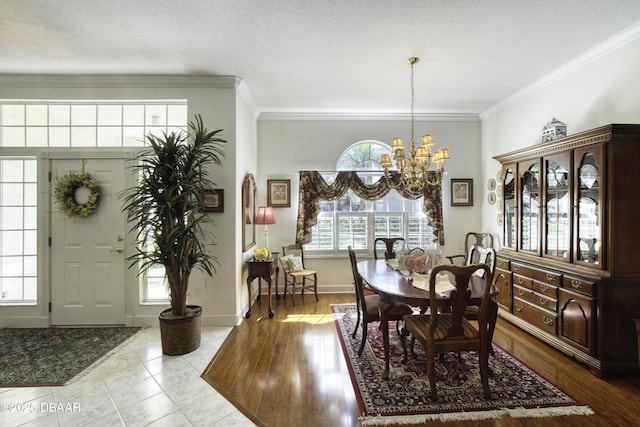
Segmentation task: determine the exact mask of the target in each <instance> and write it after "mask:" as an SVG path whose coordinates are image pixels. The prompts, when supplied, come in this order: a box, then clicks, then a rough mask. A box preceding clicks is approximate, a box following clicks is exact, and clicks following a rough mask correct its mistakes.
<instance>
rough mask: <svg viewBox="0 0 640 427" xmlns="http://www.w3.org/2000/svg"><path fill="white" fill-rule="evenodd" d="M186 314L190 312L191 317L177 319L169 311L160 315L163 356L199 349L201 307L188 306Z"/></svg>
mask: <svg viewBox="0 0 640 427" xmlns="http://www.w3.org/2000/svg"><path fill="white" fill-rule="evenodd" d="M187 312H191V315H189V316H186V317H178V318H176V317H173V316H171V309H167V310H164V311H163V312H162V313H160V316H159V320H160V338H161V341H162V352H163V353H164V354H167V355H169V356H178V355H180V354H187V353H191V352H192V351H193V350H195V349H197V348H198V347H200V333H201V330H200V325H201V323H202V322H201V319H202V307H200V306H197V305H189V306H187Z"/></svg>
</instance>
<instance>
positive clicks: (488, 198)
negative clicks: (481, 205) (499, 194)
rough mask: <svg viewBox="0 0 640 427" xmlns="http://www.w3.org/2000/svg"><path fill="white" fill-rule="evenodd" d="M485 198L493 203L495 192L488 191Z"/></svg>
mask: <svg viewBox="0 0 640 427" xmlns="http://www.w3.org/2000/svg"><path fill="white" fill-rule="evenodd" d="M487 200H488V201H489V204H490V205H492V204H494V203H495V202H496V193H494V192H491V193H489V195H488V196H487Z"/></svg>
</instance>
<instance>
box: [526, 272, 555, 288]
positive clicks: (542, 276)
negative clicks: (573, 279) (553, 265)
mask: <svg viewBox="0 0 640 427" xmlns="http://www.w3.org/2000/svg"><path fill="white" fill-rule="evenodd" d="M532 277H533V278H534V279H536V280H538V281H540V282H544V283H548V284H549V285H553V286H560V285H562V274H560V273H555V272H551V271H545V270H534V271H533V276H532Z"/></svg>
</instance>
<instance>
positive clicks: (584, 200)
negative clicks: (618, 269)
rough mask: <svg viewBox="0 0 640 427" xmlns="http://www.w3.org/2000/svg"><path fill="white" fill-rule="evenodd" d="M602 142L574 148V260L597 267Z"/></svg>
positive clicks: (598, 261)
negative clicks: (586, 147)
mask: <svg viewBox="0 0 640 427" xmlns="http://www.w3.org/2000/svg"><path fill="white" fill-rule="evenodd" d="M603 158H604V150H603V147H602V146H601V145H597V146H593V147H589V148H588V149H581V150H576V152H575V162H576V207H577V209H576V225H575V228H576V233H575V234H576V251H575V261H576V262H580V263H586V264H589V265H593V266H600V265H601V264H602V263H601V258H602V255H601V251H600V242H601V240H602V227H601V222H602V203H600V198H601V190H600V189H601V187H602V184H603V183H602V182H601V181H602V176H603V173H602V170H601V169H602V161H603Z"/></svg>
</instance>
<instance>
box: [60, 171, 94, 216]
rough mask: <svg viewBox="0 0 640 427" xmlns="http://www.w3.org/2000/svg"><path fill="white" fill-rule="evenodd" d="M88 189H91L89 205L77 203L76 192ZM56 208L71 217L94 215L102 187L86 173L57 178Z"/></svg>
mask: <svg viewBox="0 0 640 427" xmlns="http://www.w3.org/2000/svg"><path fill="white" fill-rule="evenodd" d="M83 187H86V188H87V189H89V191H90V194H89V199H88V200H87V203H84V204H80V203H78V202H77V201H76V191H77V190H78V189H80V188H83ZM55 195H56V206H57V207H58V209H60V211H62V212H63V213H65V214H67V215H68V216H70V217H78V218H84V217H87V216H89V215H91V214H92V213H93V211H95V210H96V207H98V202H99V201H100V187H99V186H98V183H97V182H96V181H95V180H94V179H93V178H91V175H89V174H88V173H86V172H76V171H71V172H69V173H67V174H66V175H65V176H63V177H62V178H56V189H55Z"/></svg>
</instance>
